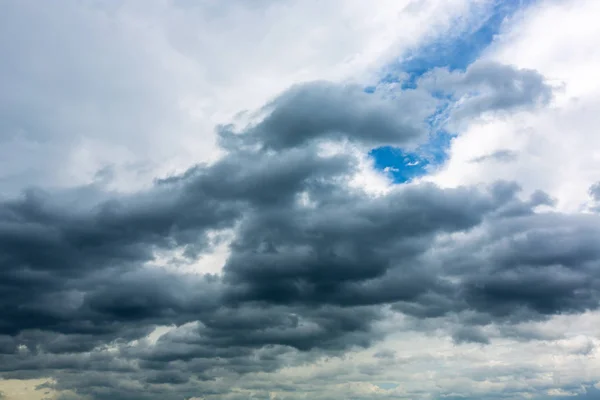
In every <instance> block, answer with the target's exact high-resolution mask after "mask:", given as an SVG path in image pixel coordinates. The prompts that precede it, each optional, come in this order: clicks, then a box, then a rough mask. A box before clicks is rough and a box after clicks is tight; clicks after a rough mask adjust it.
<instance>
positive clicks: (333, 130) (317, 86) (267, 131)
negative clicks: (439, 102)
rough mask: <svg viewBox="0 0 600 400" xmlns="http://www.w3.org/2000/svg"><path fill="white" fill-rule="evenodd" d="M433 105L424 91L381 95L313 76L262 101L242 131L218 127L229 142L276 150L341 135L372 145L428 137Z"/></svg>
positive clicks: (401, 143)
mask: <svg viewBox="0 0 600 400" xmlns="http://www.w3.org/2000/svg"><path fill="white" fill-rule="evenodd" d="M435 105H436V101H435V100H434V99H433V98H431V97H430V96H427V95H423V94H422V93H411V92H405V93H401V94H399V95H398V97H397V98H394V99H389V98H388V99H385V98H382V97H381V96H380V95H379V94H367V93H365V92H364V90H363V89H362V88H360V87H358V86H354V85H348V86H340V85H336V84H332V83H328V82H314V83H310V84H303V85H298V86H295V87H292V88H291V89H289V90H288V91H286V92H284V93H283V94H282V95H280V96H279V97H277V98H276V99H275V100H273V101H272V102H271V103H270V104H269V105H267V106H266V107H265V110H264V112H266V113H268V115H267V116H266V117H265V118H264V119H263V120H262V121H261V122H259V123H258V124H256V125H255V126H252V127H251V128H250V129H249V130H248V131H246V132H245V133H244V135H242V136H239V135H235V134H234V133H233V132H231V130H229V129H228V127H222V128H221V140H222V142H223V143H224V145H225V146H228V147H231V146H233V145H234V144H238V143H244V144H246V145H252V144H258V145H259V146H263V147H265V148H267V149H274V150H283V149H287V148H293V147H298V146H302V145H304V144H306V143H310V142H313V141H316V140H319V139H321V140H323V139H341V138H348V139H350V140H353V141H357V142H362V143H365V144H368V145H370V146H377V145H383V144H395V145H402V146H407V145H414V144H416V143H418V142H419V141H422V140H423V139H425V138H426V134H427V127H426V125H425V118H426V117H427V116H428V115H429V114H431V113H432V112H433V111H434V109H435ZM236 139H237V141H236Z"/></svg>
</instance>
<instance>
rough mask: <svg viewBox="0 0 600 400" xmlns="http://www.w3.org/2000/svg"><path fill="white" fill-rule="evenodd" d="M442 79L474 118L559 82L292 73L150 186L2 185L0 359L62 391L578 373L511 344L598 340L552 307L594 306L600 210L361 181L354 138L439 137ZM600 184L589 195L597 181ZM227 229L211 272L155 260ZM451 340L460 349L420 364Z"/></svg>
mask: <svg viewBox="0 0 600 400" xmlns="http://www.w3.org/2000/svg"><path fill="white" fill-rule="evenodd" d="M261 4H262V3H261ZM180 5H181V4H180ZM184 5H185V4H184ZM188 6H189V5H188ZM259 6H260V5H259ZM259 6H257V7H259ZM190 7H192V6H190ZM240 7H241V6H240ZM413 7H414V5H413ZM159 8H160V7H159ZM192 8H193V7H192ZM203 10H204V11H203V12H214V13H216V16H215V18H217V17H218V16H219V15H220V14H219V10H220V9H219V8H218V7H217V8H215V9H212V8H210V7H209V8H208V9H203ZM17 11H18V10H17ZM27 11H28V12H34V11H32V10H30V9H27ZM103 12H109V13H110V12H116V11H115V10H104V11H103ZM147 12H149V13H152V12H156V10H154V11H153V9H152V7H150V9H149V10H148V11H147ZM273 12H275V11H273ZM411 12H416V11H415V10H413V11H411ZM180 17H181V18H184V17H183V16H180ZM176 33H179V34H183V33H182V32H181V31H179V30H177V29H176V30H175V32H174V33H173V34H174V35H175V37H178V36H177V35H176ZM190 40H191V39H190ZM178 43H180V44H185V43H188V42H186V41H184V42H183V43H182V42H178ZM188 44H189V43H188ZM214 73H215V74H216V75H215V76H216V77H217V78H218V77H219V76H220V75H219V73H218V71H216V72H214ZM142 86H144V85H142ZM75 87H77V88H79V86H77V85H75ZM440 91H442V92H446V93H448V94H449V96H450V97H452V98H453V100H452V101H453V103H452V104H454V106H453V107H451V108H450V111H449V112H450V118H451V120H453V119H454V120H465V121H466V120H468V121H470V122H472V121H473V120H477V119H479V117H481V116H482V115H484V114H485V115H488V114H489V115H495V116H498V115H508V114H509V113H511V112H521V111H527V110H529V111H532V110H535V109H537V108H538V107H540V106H544V105H547V104H548V102H549V101H550V100H551V98H552V96H553V87H552V86H551V85H549V84H548V83H547V80H546V78H545V77H544V76H543V75H542V74H541V73H539V72H537V71H535V70H533V69H524V68H518V67H514V66H510V65H505V64H501V63H498V62H477V63H475V64H473V65H472V66H470V67H469V68H468V69H467V70H466V71H462V72H461V71H453V72H450V71H447V70H435V71H432V72H431V73H430V74H426V75H424V77H423V78H421V79H420V81H419V82H418V84H417V85H416V87H415V88H408V89H402V88H395V89H393V90H390V91H389V92H387V93H385V94H384V95H382V94H379V93H375V94H368V93H365V92H364V91H363V90H361V88H360V87H359V86H357V85H355V84H349V83H347V82H344V83H340V82H333V81H316V82H309V83H303V84H296V85H293V86H291V87H290V88H287V89H286V90H284V91H283V92H282V93H281V94H279V95H276V96H275V97H270V98H271V100H270V101H267V100H266V99H263V100H265V101H266V104H265V105H264V106H262V108H261V107H259V111H258V112H257V114H256V115H260V118H259V117H257V118H255V119H253V120H252V121H250V122H249V123H247V124H245V125H244V124H239V123H237V122H238V121H235V120H230V121H226V122H230V123H223V124H220V125H218V126H217V129H216V131H217V132H216V138H217V144H218V145H219V146H220V149H219V150H220V152H221V157H219V158H218V159H215V160H211V162H198V164H196V165H194V166H192V167H189V168H187V169H185V170H184V171H182V172H177V173H172V174H170V175H167V176H165V175H158V176H157V177H155V179H154V182H153V184H151V185H146V187H145V188H142V189H135V190H127V191H123V190H122V191H118V190H111V189H109V188H107V186H106V182H105V180H110V179H112V178H111V177H114V176H115V175H117V174H118V171H116V170H113V169H112V168H110V167H109V168H108V169H101V170H100V172H99V173H97V174H96V177H97V178H98V181H94V182H92V183H88V184H84V185H73V187H70V188H64V187H62V188H57V187H52V185H48V186H47V187H45V188H39V187H38V188H36V187H30V188H29V189H26V190H24V191H22V193H21V194H20V195H17V196H6V197H5V198H3V199H0V315H1V316H2V318H0V376H1V377H2V378H5V379H31V380H36V382H38V384H39V381H38V380H39V379H41V378H48V377H51V378H52V380H51V381H48V382H46V383H43V384H41V386H39V389H43V390H48V391H52V393H54V394H56V396H55V397H56V398H57V399H64V400H66V399H71V398H84V399H90V400H102V399H132V398H135V399H149V400H150V399H158V398H160V399H173V400H175V399H182V398H206V399H209V398H230V399H237V398H240V399H241V398H272V399H274V398H289V399H294V398H306V396H307V395H310V396H313V395H314V398H317V399H319V398H321V399H327V398H332V394H331V393H332V392H333V391H335V392H336V393H338V396H339V393H343V394H344V395H345V396H347V397H353V398H365V399H366V398H372V397H373V396H378V397H383V398H403V397H404V398H406V397H410V398H422V399H427V398H432V396H444V397H450V398H451V397H452V396H455V395H459V394H464V393H461V390H462V391H464V388H465V387H466V386H470V387H471V390H470V391H468V392H467V393H468V394H470V395H477V396H479V397H477V398H480V397H484V396H487V397H488V398H492V397H495V398H518V397H519V396H521V397H522V396H525V395H531V394H532V393H534V394H535V395H539V394H558V395H562V394H564V393H571V392H573V391H574V390H575V389H576V379H571V380H569V381H568V382H567V383H565V384H564V385H562V386H560V385H555V386H560V387H561V390H563V391H565V392H564V393H563V392H562V391H559V392H552V391H551V390H557V389H556V388H553V387H552V386H551V385H550V384H549V383H548V381H547V375H548V374H547V373H546V372H547V371H544V370H543V368H542V367H538V366H535V363H534V361H532V360H523V359H521V358H519V357H523V355H522V352H523V349H524V348H527V346H530V347H531V349H530V351H531V353H530V354H532V356H535V357H537V358H536V360H541V361H543V362H545V363H547V362H548V361H547V359H545V358H544V357H547V356H548V354H557V355H559V356H560V357H563V359H564V360H566V361H565V362H564V364H562V369H561V370H560V371H559V372H561V373H562V372H564V371H565V370H566V369H567V367H569V368H571V369H572V370H577V371H580V370H581V366H580V365H579V364H577V363H576V362H577V360H580V359H581V358H582V357H592V356H594V355H595V354H596V352H597V348H598V346H597V340H595V339H589V338H587V337H586V338H580V337H574V336H573V335H569V332H568V331H566V330H565V331H562V330H558V331H556V329H557V328H556V325H553V324H554V323H555V322H556V321H557V320H560V319H561V318H563V319H569V318H571V319H572V321H579V322H581V321H585V320H584V319H581V320H577V318H583V317H582V316H587V318H588V319H587V320H588V321H595V319H593V318H596V317H597V315H600V314H598V312H599V310H598V306H599V304H600V215H598V214H595V213H589V212H574V213H567V212H562V211H560V210H557V209H554V208H553V206H554V204H555V203H554V198H553V196H552V195H551V193H547V192H545V191H542V190H537V191H532V192H523V190H522V188H521V185H520V184H519V183H517V182H514V181H512V180H506V179H504V180H503V179H493V180H488V181H487V182H485V184H483V185H481V184H471V183H467V184H460V185H441V184H439V183H434V182H427V181H425V180H423V181H415V182H412V183H407V184H403V185H395V186H391V187H388V188H386V189H387V190H386V191H385V192H383V193H379V194H377V195H374V194H373V193H369V192H367V191H365V190H363V188H360V187H357V186H356V185H353V184H352V182H353V181H354V179H355V177H356V174H357V172H359V171H360V168H361V163H362V160H361V158H360V157H359V156H357V155H356V153H355V152H354V151H346V150H347V149H348V148H349V147H350V148H352V149H354V150H355V149H357V148H358V149H362V150H365V149H367V150H368V149H369V148H371V147H373V146H382V145H394V146H402V147H410V146H414V145H417V144H419V143H420V142H422V141H424V140H426V139H427V138H428V136H429V135H430V134H431V131H430V130H431V129H432V128H431V126H430V124H429V123H428V121H429V118H430V117H431V116H432V114H435V113H436V112H437V110H438V109H439V107H440V104H443V103H445V102H447V100H448V99H447V98H446V99H445V98H444V96H440ZM142 97H144V96H142ZM265 97H266V96H265ZM158 108H160V107H158ZM142 109H145V107H142ZM5 111H6V113H7V115H8V114H10V115H13V114H15V111H14V110H12V109H8V110H5ZM150 125H152V124H151V123H150ZM112 133H113V134H115V135H117V136H118V133H115V132H112ZM69 137H70V136H69V135H65V138H64V140H65V141H69V140H70V139H69ZM58 139H59V141H61V140H63V139H61V138H60V135H59V137H58ZM63 144H64V143H63ZM345 146H349V147H345ZM520 154H521V153H519V155H520ZM519 159H520V158H519ZM470 160H471V164H472V165H484V164H494V163H489V162H488V161H490V160H493V161H501V162H503V165H506V164H510V163H508V162H507V161H515V160H516V157H515V153H514V152H513V150H507V149H506V148H503V149H496V150H495V151H492V152H489V153H486V154H485V155H480V156H479V157H471V158H470ZM29 186H31V185H29ZM38 186H39V185H38ZM589 195H590V197H591V199H592V200H593V201H597V200H598V197H600V195H599V194H598V190H597V185H595V186H592V187H591V188H590V189H589ZM539 206H547V207H546V208H542V207H539ZM225 232H228V233H231V232H232V240H231V242H230V243H228V244H227V247H228V250H229V253H228V255H227V257H226V259H225V260H224V262H223V265H222V266H221V268H220V269H219V270H218V272H216V273H205V271H201V270H200V271H195V272H196V273H189V271H185V272H184V271H178V270H177V267H176V266H175V265H172V264H171V261H172V260H171V259H169V258H168V257H164V255H165V254H169V253H177V254H178V257H181V258H182V259H184V260H186V261H189V262H190V263H193V262H195V261H196V260H198V259H200V258H201V257H203V256H205V255H206V254H209V253H210V252H212V251H214V249H215V248H216V247H217V246H219V245H220V243H219V240H218V237H219V234H224V233H225ZM215 238H217V239H215ZM165 264H166V265H165ZM165 267H167V268H165ZM594 315H596V317H594ZM590 316H591V317H590ZM544 324H547V325H544ZM548 324H549V325H548ZM563 325H564V324H563ZM592 325H593V324H592ZM552 327H554V328H552ZM552 329H554V331H553V330H552ZM565 329H567V328H565ZM590 329H591V328H590ZM434 339H435V340H434ZM551 339H552V340H554V341H553V342H549V341H550V340H551ZM498 342H499V343H500V344H501V346H500V347H494V344H495V343H498ZM548 343H549V344H548ZM428 346H430V347H431V349H432V350H428ZM457 346H458V347H461V348H466V349H474V348H478V349H480V350H481V351H483V352H485V353H484V354H483V355H477V354H470V353H468V352H467V357H470V361H471V362H472V363H471V364H470V365H469V366H466V367H465V366H464V365H461V364H460V363H459V362H458V361H457V358H456V354H455V353H451V349H452V348H454V347H457ZM510 346H514V348H511V347H510ZM544 346H548V347H549V348H548V347H544ZM502 348H507V349H508V350H506V351H504V350H499V349H502ZM417 351H420V352H418V353H417ZM553 352H554V353H553ZM508 353H510V354H508ZM507 354H508V355H507ZM441 359H443V360H446V361H447V363H448V364H447V366H448V368H445V367H441V368H440V370H439V372H432V374H437V376H436V377H433V375H432V376H426V375H427V373H428V372H426V371H428V370H430V369H431V366H432V365H434V364H439V363H440V360H441ZM511 359H512V360H513V364H511V363H510V360H511ZM490 360H492V361H493V362H490ZM496 360H500V361H496ZM515 360H516V361H515ZM578 365H579V367H578ZM413 367H418V368H417V369H414V370H413ZM390 368H395V369H396V370H395V371H399V373H398V376H402V377H403V379H404V382H398V383H393V381H394V379H392V378H393V376H392V375H390V374H388V373H386V372H385V371H386V370H387V369H390ZM557 370H558V367H557ZM599 370H600V369H599ZM424 371H425V372H424ZM557 374H558V372H557ZM490 375H498V376H499V377H501V378H498V380H495V381H493V382H492V381H488V380H486V379H487V378H486V377H488V376H490ZM557 376H558V375H557ZM515 377H518V378H519V379H520V381H519V380H518V379H516V378H515ZM594 377H596V376H590V377H589V379H590V380H591V379H593V378H594ZM282 378H287V379H282ZM434 378H436V379H437V380H436V384H435V387H427V388H426V389H424V388H419V387H416V385H420V384H421V383H422V382H423V380H425V381H430V382H431V381H432V380H433V379H434ZM597 378H598V379H600V377H597ZM557 379H558V378H557ZM507 381H509V382H513V383H510V384H506V382H507ZM390 382H392V383H390ZM501 382H504V384H503V385H504V386H501ZM490 385H491V386H490ZM490 387H491V388H492V390H496V391H497V393H496V394H493V395H490V393H489V392H490V390H491V389H490ZM590 393H593V391H591V392H590ZM538 397H539V396H538Z"/></svg>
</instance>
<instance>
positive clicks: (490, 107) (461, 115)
mask: <svg viewBox="0 0 600 400" xmlns="http://www.w3.org/2000/svg"><path fill="white" fill-rule="evenodd" d="M419 86H420V87H423V88H427V89H430V90H435V91H442V92H444V93H447V94H449V95H451V96H452V97H453V98H454V99H455V100H456V99H461V102H460V104H459V105H457V106H455V107H454V108H453V110H452V114H451V119H452V120H453V121H454V122H458V121H460V120H463V119H469V118H473V117H477V116H480V115H482V114H484V113H489V112H507V111H514V110H521V109H529V108H531V107H535V106H537V105H544V104H547V103H548V102H549V101H550V100H551V98H552V94H553V87H552V86H551V85H549V84H548V83H547V82H546V80H545V78H544V76H542V75H541V74H540V73H539V72H537V71H535V70H529V69H517V68H515V67H513V66H510V65H503V64H499V63H496V62H483V61H478V62H475V63H474V64H472V65H470V66H469V67H468V68H467V70H466V71H465V72H461V71H455V72H449V71H448V70H445V69H436V70H434V71H432V72H430V73H428V74H426V75H425V76H424V77H423V78H421V79H420V80H419Z"/></svg>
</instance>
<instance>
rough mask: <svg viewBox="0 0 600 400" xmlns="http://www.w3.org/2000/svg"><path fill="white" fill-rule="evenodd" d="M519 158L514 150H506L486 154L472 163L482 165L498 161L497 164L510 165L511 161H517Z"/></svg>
mask: <svg viewBox="0 0 600 400" xmlns="http://www.w3.org/2000/svg"><path fill="white" fill-rule="evenodd" d="M517 157H518V153H516V152H514V151H512V150H508V149H504V150H498V151H495V152H493V153H491V154H486V155H484V156H480V157H476V158H474V159H472V160H471V162H474V163H481V162H485V161H497V162H502V163H508V162H511V161H515V160H516V159H517Z"/></svg>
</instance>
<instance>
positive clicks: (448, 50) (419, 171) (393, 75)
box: [364, 0, 536, 183]
mask: <svg viewBox="0 0 600 400" xmlns="http://www.w3.org/2000/svg"><path fill="white" fill-rule="evenodd" d="M535 1H536V0H496V1H494V2H492V3H491V5H490V9H489V11H488V12H487V13H485V17H484V18H482V19H481V20H480V21H478V23H477V24H475V28H474V29H471V30H470V31H467V32H463V33H461V34H460V35H456V36H451V37H450V38H449V39H447V40H444V39H441V40H439V39H438V40H436V41H433V42H430V43H428V44H426V45H424V46H421V47H420V48H418V49H416V50H414V51H412V52H409V53H408V54H407V55H406V56H405V57H404V58H403V59H402V60H401V61H400V62H398V63H394V64H392V65H389V66H388V67H387V68H386V69H385V70H384V71H383V74H382V75H383V77H382V78H381V79H380V81H379V82H378V84H377V85H372V86H367V87H366V88H365V89H364V90H365V92H366V93H374V92H376V91H377V88H378V86H379V85H386V84H390V83H399V84H400V88H401V89H402V90H410V89H414V88H415V87H416V82H417V81H418V79H419V77H421V76H423V75H424V74H425V73H427V72H428V71H430V70H432V69H434V68H440V67H441V68H448V69H449V70H451V71H453V70H465V69H466V68H467V67H468V66H469V65H470V64H472V63H473V62H474V61H476V60H477V59H478V58H479V57H480V56H481V54H482V52H483V51H484V50H485V48H487V47H488V46H489V45H490V44H491V43H492V42H493V40H494V37H495V36H496V35H497V34H498V32H499V31H500V28H501V26H502V23H503V21H504V20H505V19H506V18H508V17H510V16H511V15H513V14H514V13H515V12H516V11H517V10H519V9H522V8H524V7H526V6H529V5H530V4H532V3H533V2H535ZM434 95H436V94H435V93H434ZM446 100H448V101H450V99H449V98H446ZM447 108H448V104H446V105H445V106H443V107H441V108H439V109H438V110H437V111H436V112H435V113H434V114H433V115H432V116H431V117H430V118H429V120H428V121H427V122H428V124H429V127H430V129H431V132H432V133H431V135H430V140H429V141H428V142H427V143H426V144H424V145H422V146H421V147H419V148H418V149H417V150H416V151H414V152H407V151H404V150H403V149H401V148H394V147H389V146H385V147H379V148H375V149H373V150H371V152H370V153H369V155H370V156H371V157H373V159H374V163H375V168H377V169H379V170H383V171H386V172H388V173H389V174H390V175H391V176H392V178H393V181H394V182H395V183H405V182H409V181H411V180H412V179H414V178H417V177H419V176H423V175H426V174H427V173H429V172H430V171H431V170H432V169H433V168H434V167H436V166H439V165H441V164H443V163H444V162H445V161H446V160H447V158H448V154H447V152H448V149H449V148H450V142H451V139H452V137H453V135H452V134H451V133H449V132H446V131H444V130H443V126H444V121H445V115H446V114H445V113H446V111H447Z"/></svg>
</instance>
